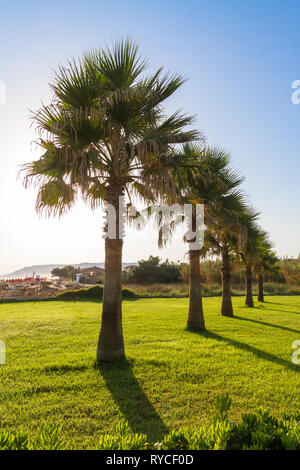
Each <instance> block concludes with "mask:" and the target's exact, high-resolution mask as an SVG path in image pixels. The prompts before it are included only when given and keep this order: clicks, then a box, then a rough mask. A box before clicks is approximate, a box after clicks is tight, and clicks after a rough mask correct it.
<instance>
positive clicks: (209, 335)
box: [191, 331, 300, 372]
mask: <svg viewBox="0 0 300 470" xmlns="http://www.w3.org/2000/svg"><path fill="white" fill-rule="evenodd" d="M191 333H192V334H198V335H200V336H203V337H204V338H209V339H214V340H217V341H221V342H224V343H227V344H230V345H231V346H234V347H235V348H237V349H240V350H242V351H246V352H249V353H251V354H255V356H257V357H258V358H259V359H263V360H265V361H269V362H273V363H274V364H279V365H280V366H283V367H285V368H286V369H290V370H292V371H293V372H300V367H299V365H296V364H293V363H292V362H289V361H287V360H285V359H281V358H280V357H277V356H274V354H271V353H268V352H266V351H263V350H262V349H258V348H256V347H254V346H250V345H249V344H246V343H241V342H240V341H237V340H235V339H232V338H225V337H224V336H221V335H218V334H216V333H213V332H211V331H199V332H191Z"/></svg>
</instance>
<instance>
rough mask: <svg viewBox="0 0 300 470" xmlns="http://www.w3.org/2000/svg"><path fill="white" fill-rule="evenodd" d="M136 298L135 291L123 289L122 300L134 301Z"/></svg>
mask: <svg viewBox="0 0 300 470" xmlns="http://www.w3.org/2000/svg"><path fill="white" fill-rule="evenodd" d="M134 297H136V294H135V292H133V290H130V289H125V288H124V289H122V298H123V299H132V298H134Z"/></svg>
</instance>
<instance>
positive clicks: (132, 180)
mask: <svg viewBox="0 0 300 470" xmlns="http://www.w3.org/2000/svg"><path fill="white" fill-rule="evenodd" d="M147 65H148V63H147V61H145V60H142V59H141V58H140V57H139V56H138V47H137V46H136V45H135V44H133V43H131V42H129V41H121V42H120V43H116V44H115V45H114V47H113V48H112V49H109V48H106V49H105V50H102V49H101V50H100V51H93V52H92V53H89V54H85V55H84V56H83V57H82V58H81V59H80V60H79V61H78V62H75V61H73V62H70V63H69V64H68V66H67V67H66V68H65V67H62V66H61V67H60V68H59V70H58V72H57V73H56V75H55V78H54V81H53V83H52V85H51V88H52V90H53V92H54V97H53V100H52V102H51V104H50V105H49V106H44V105H43V106H42V107H41V109H40V110H38V111H37V112H36V113H35V114H34V122H35V123H36V125H37V127H38V131H39V132H40V138H39V145H40V146H41V148H42V150H43V154H42V156H41V158H40V159H39V160H37V161H34V162H31V163H29V164H27V165H24V167H23V169H24V170H25V171H26V177H25V183H26V184H29V183H30V182H33V181H35V182H37V184H38V187H39V189H38V197H37V203H36V208H37V210H46V211H47V213H48V214H57V213H58V214H59V215H61V214H63V213H64V212H65V211H67V210H68V209H69V208H70V207H71V206H72V205H73V204H74V203H75V201H76V197H77V195H78V194H79V193H81V194H82V195H83V197H84V198H85V200H86V201H87V202H89V203H90V204H91V206H92V208H93V209H96V208H98V206H99V205H101V204H104V205H105V207H106V209H107V211H108V212H109V213H110V214H111V213H113V215H114V218H115V233H114V234H111V233H110V232H109V231H106V233H105V282H104V298H103V307H102V322H101V331H100V336H99V342H98V349H97V360H98V361H106V362H111V361H113V360H115V359H119V358H122V357H123V356H124V354H125V351H124V340H123V331H122V308H121V272H122V247H123V219H122V216H121V209H120V205H119V201H120V198H122V197H123V196H125V195H130V194H132V193H135V194H138V195H139V196H141V197H142V198H144V199H145V200H146V201H148V202H149V201H151V202H153V201H154V200H156V199H157V197H159V195H161V194H164V193H165V192H172V191H174V181H173V175H174V174H176V171H177V170H178V168H179V167H181V166H182V165H185V164H186V159H185V156H184V155H183V156H182V155H181V156H180V155H178V154H177V153H175V149H176V146H177V144H180V143H183V142H187V141H191V140H195V139H197V138H199V133H198V132H196V131H194V130H186V126H187V125H190V124H191V123H192V121H193V118H192V117H190V116H186V115H182V114H180V113H179V112H175V113H174V114H172V115H170V116H167V115H166V114H165V113H164V110H163V104H164V102H165V100H166V99H167V98H169V97H170V96H171V95H173V93H174V92H175V91H176V90H177V89H178V88H179V87H180V86H181V85H182V83H183V82H184V79H183V78H182V76H180V75H169V74H163V70H162V68H160V69H158V70H157V72H155V73H154V74H152V75H148V76H145V75H144V72H145V70H146V68H147Z"/></svg>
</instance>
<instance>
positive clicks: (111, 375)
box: [95, 359, 169, 442]
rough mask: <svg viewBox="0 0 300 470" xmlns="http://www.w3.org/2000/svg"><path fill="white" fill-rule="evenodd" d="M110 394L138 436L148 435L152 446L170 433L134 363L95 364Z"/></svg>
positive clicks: (124, 360)
mask: <svg viewBox="0 0 300 470" xmlns="http://www.w3.org/2000/svg"><path fill="white" fill-rule="evenodd" d="M95 369H97V370H98V371H99V372H100V374H101V376H102V378H103V380H104V382H105V384H106V386H107V388H108V390H109V391H110V394H111V396H112V398H113V400H114V402H115V403H116V405H117V406H118V407H119V409H120V411H121V413H122V414H123V415H124V418H125V419H126V420H127V421H128V424H129V426H130V428H131V429H132V431H133V432H134V433H143V434H147V436H148V439H149V440H150V441H151V442H155V441H159V440H161V439H162V437H163V436H164V435H165V434H167V433H168V432H169V429H168V427H167V426H166V425H165V423H164V422H163V420H162V418H161V417H160V416H159V414H158V413H157V411H156V409H155V408H154V406H153V405H152V403H151V402H150V401H149V399H148V398H147V396H146V395H145V393H144V392H143V390H142V388H141V386H140V384H139V383H138V381H137V379H136V377H135V375H134V373H133V370H132V365H131V363H130V361H128V360H126V359H122V360H120V361H117V362H116V363H114V364H104V363H95Z"/></svg>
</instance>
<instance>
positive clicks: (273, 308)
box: [0, 296, 300, 448]
mask: <svg viewBox="0 0 300 470" xmlns="http://www.w3.org/2000/svg"><path fill="white" fill-rule="evenodd" d="M234 304H235V312H236V315H237V317H236V318H232V319H230V318H222V317H220V316H219V314H218V312H219V308H220V298H207V299H204V307H205V314H206V323H207V330H208V331H207V332H206V333H205V334H201V335H199V334H195V333H190V332H188V331H186V330H185V322H186V313H187V299H143V300H136V301H127V302H124V334H125V339H126V346H127V357H128V361H127V362H123V363H119V364H117V365H115V366H113V367H112V366H102V367H101V368H100V370H99V369H95V368H94V367H93V365H94V357H95V346H96V342H97V336H98V330H99V324H100V305H99V304H97V303H93V302H48V303H46V302H45V303H43V302H39V303H24V304H7V305H1V306H0V325H1V330H0V339H4V340H5V341H6V343H7V365H6V366H0V379H1V383H0V428H5V429H11V430H14V429H24V430H25V429H26V430H28V432H29V433H30V434H31V435H35V433H36V431H37V429H38V428H39V427H40V426H41V425H43V424H49V423H52V422H53V423H61V424H63V436H64V438H65V439H66V440H67V441H68V442H69V443H70V442H71V441H72V440H74V441H75V445H76V447H77V448H80V447H89V446H90V447H91V446H93V445H95V443H96V442H97V436H99V434H100V433H102V432H105V431H113V430H114V428H115V425H116V423H117V421H118V420H119V419H120V417H121V416H124V417H126V418H127V420H128V421H129V424H130V426H131V428H132V429H133V430H134V431H136V432H145V433H147V434H148V435H149V438H150V439H151V440H154V441H155V440H156V439H159V438H160V437H161V436H162V434H163V433H164V432H165V431H166V430H167V428H177V427H179V426H182V425H200V424H203V423H205V422H207V421H208V418H209V416H210V414H211V413H212V412H213V406H212V404H213V402H214V399H215V396H216V394H217V393H220V392H222V391H230V394H231V396H232V399H233V407H232V410H231V416H232V417H233V419H237V418H238V417H239V416H240V415H241V414H242V413H245V412H247V411H248V412H249V411H253V410H255V407H256V405H257V404H260V405H265V406H268V407H270V408H271V410H272V411H273V412H274V413H275V414H277V415H278V414H279V413H280V412H281V411H288V412H290V411H293V410H296V409H299V404H300V376H299V372H300V366H296V365H293V364H292V363H291V353H292V350H291V344H292V342H293V341H294V340H296V339H300V297H296V296H295V297H282V296H281V297H269V298H267V302H266V303H265V304H257V307H258V308H255V309H248V308H245V307H244V306H243V299H241V298H235V299H234Z"/></svg>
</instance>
